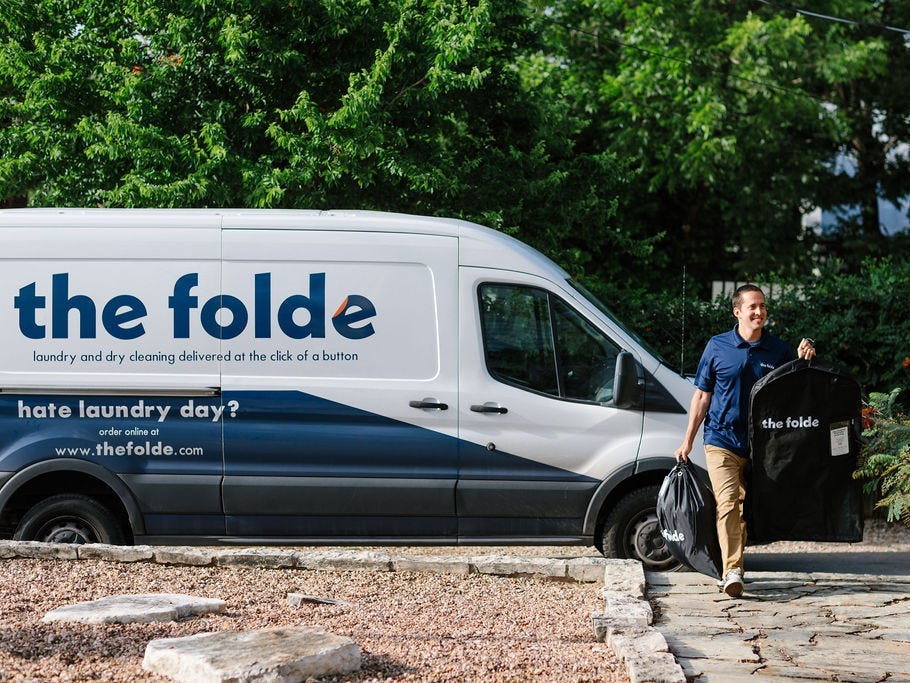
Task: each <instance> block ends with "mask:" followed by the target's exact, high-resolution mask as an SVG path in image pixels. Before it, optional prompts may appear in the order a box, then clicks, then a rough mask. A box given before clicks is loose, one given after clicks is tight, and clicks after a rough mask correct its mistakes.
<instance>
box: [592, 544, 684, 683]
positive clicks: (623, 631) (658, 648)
mask: <svg viewBox="0 0 910 683" xmlns="http://www.w3.org/2000/svg"><path fill="white" fill-rule="evenodd" d="M603 596H604V603H605V605H606V609H605V610H604V611H602V612H594V613H593V614H592V615H591V620H592V622H593V626H594V637H595V638H596V639H597V640H598V641H600V642H606V643H607V645H609V647H610V649H612V650H613V653H614V654H615V655H616V656H617V658H618V659H619V660H620V661H621V662H623V664H624V665H625V667H626V673H627V674H628V676H629V679H630V680H631V682H632V683H686V676H685V674H684V673H683V669H682V667H681V666H680V665H679V664H678V663H677V661H676V658H675V657H674V656H673V654H672V653H671V652H670V648H669V646H668V645H667V640H666V638H664V636H663V634H661V633H660V631H658V630H657V629H655V628H654V627H653V626H652V624H653V622H654V615H653V613H652V611H651V604H650V603H649V602H648V601H647V583H646V581H645V573H644V570H643V569H642V566H641V564H640V563H639V562H637V561H635V560H611V561H610V562H609V564H608V565H607V566H606V568H605V569H604V588H603Z"/></svg>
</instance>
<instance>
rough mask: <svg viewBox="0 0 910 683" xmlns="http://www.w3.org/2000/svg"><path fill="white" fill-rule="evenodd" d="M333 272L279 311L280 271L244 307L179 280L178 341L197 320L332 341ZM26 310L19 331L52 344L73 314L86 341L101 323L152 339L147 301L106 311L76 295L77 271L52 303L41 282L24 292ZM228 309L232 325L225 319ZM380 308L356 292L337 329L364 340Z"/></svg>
mask: <svg viewBox="0 0 910 683" xmlns="http://www.w3.org/2000/svg"><path fill="white" fill-rule="evenodd" d="M325 279H326V274H325V273H311V274H310V275H309V292H308V293H306V294H303V293H296V294H291V295H290V296H288V297H286V298H285V299H284V300H283V301H281V303H279V304H278V307H277V310H275V311H273V310H272V308H273V307H272V274H271V273H257V274H256V275H255V276H254V280H253V301H252V304H250V303H249V302H246V303H244V302H243V301H242V300H241V299H240V298H238V297H236V296H233V295H231V294H220V295H216V296H213V297H211V298H210V299H208V300H207V301H205V302H202V303H200V301H199V297H198V296H196V295H194V294H193V290H194V289H195V288H196V287H198V286H199V273H187V274H186V275H182V276H180V277H179V278H177V281H176V282H175V283H174V287H173V289H172V293H171V295H170V296H169V297H168V299H167V307H168V308H169V309H171V311H173V314H172V316H173V317H172V320H173V322H172V325H173V337H174V339H189V336H190V322H191V321H192V320H193V319H198V320H199V322H200V323H201V325H202V329H203V330H204V331H205V333H206V334H208V335H209V336H211V337H214V338H216V339H234V338H235V337H237V336H239V335H240V334H242V333H243V331H244V330H246V329H247V327H249V326H250V325H251V324H252V326H253V331H254V334H255V335H256V338H257V339H269V338H271V337H272V333H273V327H274V326H275V325H276V324H277V326H278V329H279V330H281V332H282V333H283V334H284V335H285V336H286V337H290V338H291V339H306V338H314V339H320V338H325V336H326V327H327V325H326V323H327V320H326V295H325ZM13 305H14V307H15V308H16V309H17V310H18V311H19V330H20V331H21V332H22V334H23V335H25V336H26V337H28V338H29V339H46V338H47V336H48V327H50V336H51V338H53V339H69V337H70V313H71V312H73V311H75V312H76V313H77V318H78V328H79V329H78V335H77V336H78V337H79V338H81V339H94V338H96V336H97V334H98V324H99V322H100V324H101V327H103V328H104V331H105V332H106V333H107V334H109V335H110V336H112V337H114V338H115V339H136V338H138V337H141V336H142V335H144V334H145V324H144V323H143V322H142V321H143V319H145V318H146V317H147V316H148V309H147V308H146V306H145V303H144V302H143V301H142V300H141V299H140V298H139V297H137V296H133V295H132V294H117V295H115V296H113V297H111V298H110V299H109V300H108V301H106V302H105V303H104V304H103V305H101V306H100V309H101V310H100V321H99V311H98V309H99V305H98V304H96V303H95V301H94V299H92V298H91V297H89V296H86V295H85V294H70V289H69V273H56V274H55V275H53V276H52V278H51V291H50V304H48V301H47V296H45V295H43V294H40V293H39V290H38V285H37V283H36V282H32V283H30V284H28V285H25V286H24V287H20V288H19V294H18V295H17V296H16V297H14V300H13ZM45 309H49V310H50V316H49V318H50V322H49V324H43V323H39V322H38V319H39V317H38V311H41V310H45ZM222 311H227V313H228V314H229V315H227V316H225V317H227V318H229V320H228V321H226V322H222V321H221V317H222V313H221V312H222ZM298 311H306V312H307V313H308V314H309V319H308V320H306V322H298V321H297V320H296V319H295V317H294V316H295V314H296V313H297V312H298ZM375 315H376V307H375V306H374V305H373V302H372V301H370V300H369V299H368V298H367V297H365V296H362V295H360V294H348V295H347V296H346V297H345V298H344V300H343V301H342V302H341V304H340V305H339V306H338V308H337V309H336V311H335V313H334V314H332V317H331V322H332V327H333V328H334V330H335V332H337V333H338V334H339V335H341V336H342V337H345V338H347V339H364V338H366V337H369V336H370V335H372V334H374V333H375V329H374V328H373V323H371V322H366V321H368V320H369V319H370V318H373V317H375Z"/></svg>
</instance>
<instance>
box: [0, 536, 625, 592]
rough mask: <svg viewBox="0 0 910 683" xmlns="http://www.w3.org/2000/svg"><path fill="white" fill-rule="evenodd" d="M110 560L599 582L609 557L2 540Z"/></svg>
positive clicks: (22, 549)
mask: <svg viewBox="0 0 910 683" xmlns="http://www.w3.org/2000/svg"><path fill="white" fill-rule="evenodd" d="M11 558H26V559H42V560H106V561H109V562H154V563H157V564H172V565H184V566H193V567H212V566H217V567H251V568H260V569H262V568H264V569H309V570H314V569H325V570H331V571H386V572H401V571H409V572H432V573H437V574H455V575H468V574H489V575H494V576H511V577H515V576H536V577H539V578H544V579H553V580H563V581H578V582H580V583H600V582H602V581H603V580H604V571H605V569H606V567H607V566H608V564H609V563H610V562H611V560H607V559H605V558H602V557H590V558H587V557H574V558H569V559H559V558H544V557H516V556H503V555H475V556H460V555H459V556H441V555H394V554H391V553H384V552H376V551H372V550H325V551H310V552H302V551H297V550H284V549H279V548H258V547H256V548H251V547H243V548H213V547H195V546H149V545H136V546H117V545H104V544H94V543H93V544H87V545H75V544H66V543H39V542H36V541H0V559H11Z"/></svg>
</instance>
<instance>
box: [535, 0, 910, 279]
mask: <svg viewBox="0 0 910 683" xmlns="http://www.w3.org/2000/svg"><path fill="white" fill-rule="evenodd" d="M895 4H896V3H866V2H860V1H859V0H855V1H851V2H830V3H827V2H826V3H816V4H814V5H813V7H812V9H813V10H814V11H816V12H824V11H830V12H831V13H832V14H834V15H836V14H838V13H840V14H846V15H848V16H853V17H855V18H856V19H857V22H858V23H857V25H852V24H844V23H842V22H836V21H830V20H825V19H815V18H812V17H808V16H805V15H802V14H797V13H794V12H792V11H789V10H787V9H786V8H784V7H782V6H780V5H777V4H775V3H758V2H745V1H743V2H717V1H712V0H709V1H707V2H698V3H691V2H682V0H643V1H642V2H635V3H628V2H623V1H621V0H572V1H568V0H565V1H558V2H555V3H553V7H552V9H551V10H550V11H549V13H548V17H549V18H550V21H551V28H550V38H549V44H550V45H551V46H552V48H553V51H554V54H558V55H559V59H560V63H561V64H562V66H563V68H564V69H565V71H566V72H568V73H569V74H570V75H569V76H567V77H566V81H567V83H568V85H569V87H568V89H567V93H568V95H567V97H569V98H571V101H572V105H573V107H574V108H575V110H576V111H579V112H586V113H587V114H588V115H587V118H586V120H587V126H586V127H585V129H584V130H583V131H582V133H581V135H580V137H579V147H585V146H587V148H590V149H605V150H610V151H612V152H614V153H615V154H616V156H617V157H618V158H621V159H629V160H630V162H631V164H632V166H633V168H634V169H635V170H636V171H637V173H636V175H635V182H634V184H633V186H632V187H631V188H630V190H631V196H627V197H626V199H625V200H624V201H622V202H621V204H620V207H619V212H620V214H619V215H620V218H621V221H622V222H623V224H624V225H628V226H640V227H639V228H638V230H640V231H644V230H646V229H650V232H651V233H652V234H654V233H657V232H658V231H663V232H664V233H665V235H666V237H665V239H664V240H663V242H662V243H661V247H660V250H659V251H660V253H662V254H664V255H665V259H664V261H663V263H662V264H661V268H660V269H658V270H657V271H656V272H655V273H654V280H653V282H654V283H655V284H654V285H653V286H655V287H659V286H660V284H659V283H660V281H661V280H664V281H665V280H666V279H667V278H668V277H669V278H672V279H674V280H675V279H676V278H678V277H679V276H680V275H681V271H682V268H681V265H682V263H684V262H685V263H686V264H687V266H688V272H689V273H690V275H692V276H693V279H694V280H695V281H696V282H701V283H702V289H701V290H700V292H699V293H700V294H701V295H702V296H705V295H706V294H707V283H708V281H709V280H711V279H720V278H724V279H744V278H749V277H755V275H756V274H757V273H762V272H778V273H780V274H782V275H784V276H786V277H790V278H796V279H799V278H802V277H804V276H805V274H806V273H808V272H809V270H810V266H811V265H812V263H813V261H814V260H815V259H816V258H817V256H818V255H819V251H818V247H819V245H818V244H817V243H816V242H817V241H818V240H816V239H815V235H814V233H812V232H810V231H807V230H805V229H804V227H803V225H802V222H801V218H802V215H803V214H804V213H806V212H807V211H808V210H809V209H811V208H812V207H815V206H821V207H824V208H832V207H837V206H840V205H843V204H853V203H856V204H860V205H861V206H862V207H863V210H862V212H861V216H862V220H861V221H860V224H861V225H863V226H865V227H863V229H862V230H861V231H859V232H856V231H854V230H853V229H852V228H851V226H850V224H849V223H846V224H845V225H844V226H843V229H842V230H841V231H839V232H837V233H835V234H831V235H826V236H824V239H823V240H822V242H823V244H822V245H821V246H823V247H824V248H825V252H823V253H833V254H839V255H840V256H841V258H842V260H844V261H845V263H847V265H849V266H851V267H854V268H856V267H858V264H859V263H860V262H861V260H862V258H863V256H864V255H865V254H868V253H870V251H872V252H874V249H872V248H871V247H873V246H874V245H875V244H876V243H877V242H880V240H878V236H880V230H879V229H878V222H877V214H876V215H875V216H872V213H873V211H874V207H875V206H876V201H875V197H876V193H878V194H881V195H883V196H885V197H888V198H890V199H896V198H897V197H899V196H901V195H905V194H906V193H907V192H908V191H910V179H908V177H907V175H906V172H905V171H906V152H903V156H902V155H901V154H900V153H897V152H900V151H901V150H903V149H905V147H902V146H901V145H902V143H906V125H907V123H908V118H907V113H906V112H907V111H908V106H907V105H908V102H907V98H908V97H910V94H908V93H910V88H908V87H907V83H906V79H907V73H910V71H908V69H907V68H906V67H907V64H906V60H907V59H908V55H907V50H906V48H905V45H904V43H903V36H902V35H901V34H900V33H896V32H890V33H888V32H885V31H883V30H881V29H879V28H877V26H875V25H873V26H870V25H869V23H868V22H872V23H873V24H876V25H877V24H879V23H883V22H890V21H896V22H899V23H900V24H901V25H907V20H908V19H910V17H907V16H906V15H907V12H908V11H910V8H906V9H905V8H902V9H901V10H900V11H899V12H898V11H897V10H896V9H894V5H895ZM863 22H866V23H863ZM885 33H888V35H884V34H885ZM839 158H841V159H843V158H849V159H851V160H853V161H854V165H855V166H856V169H857V170H856V173H855V174H854V175H853V176H852V177H850V176H848V175H847V174H844V173H842V172H841V168H842V167H838V165H837V164H836V163H835V162H836V161H837V160H838V159H839ZM870 216H872V217H871V218H870ZM854 233H855V234H857V235H858V236H859V237H860V238H862V243H857V241H856V240H853V241H851V240H850V237H851V235H853V234H854ZM870 238H874V239H870ZM887 248H894V245H893V244H892V243H890V242H889V243H887Z"/></svg>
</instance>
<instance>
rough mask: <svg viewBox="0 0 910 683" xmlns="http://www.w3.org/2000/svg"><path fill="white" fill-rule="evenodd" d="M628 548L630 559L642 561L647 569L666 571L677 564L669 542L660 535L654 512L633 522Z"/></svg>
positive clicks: (643, 515) (645, 514)
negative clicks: (634, 558)
mask: <svg viewBox="0 0 910 683" xmlns="http://www.w3.org/2000/svg"><path fill="white" fill-rule="evenodd" d="M628 546H629V550H630V554H629V557H636V558H638V559H640V560H641V561H642V563H643V564H644V565H645V568H646V569H658V570H659V569H666V568H668V567H670V566H672V565H673V564H674V563H675V560H674V559H673V556H672V555H671V554H670V549H669V548H668V547H667V542H666V541H665V540H664V537H663V536H661V535H660V526H659V525H658V523H657V513H656V512H654V511H651V512H647V513H644V514H642V515H641V516H639V517H638V519H636V520H634V521H633V522H632V525H631V529H630V532H629V536H628Z"/></svg>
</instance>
